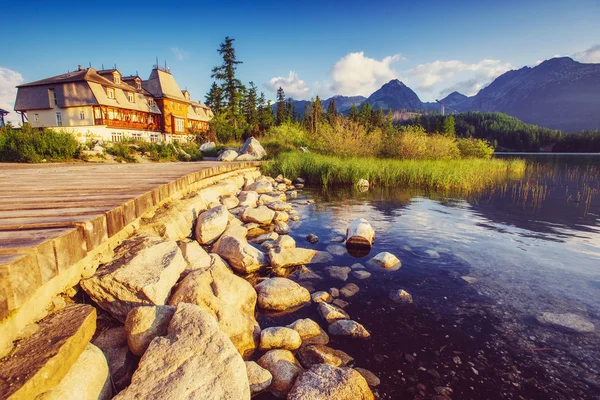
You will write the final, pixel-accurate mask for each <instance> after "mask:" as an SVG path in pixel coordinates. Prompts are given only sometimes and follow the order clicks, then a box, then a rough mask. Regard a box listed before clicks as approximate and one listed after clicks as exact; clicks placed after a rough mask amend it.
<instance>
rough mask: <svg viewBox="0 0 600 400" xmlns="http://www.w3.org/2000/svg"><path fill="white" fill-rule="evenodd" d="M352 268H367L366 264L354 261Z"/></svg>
mask: <svg viewBox="0 0 600 400" xmlns="http://www.w3.org/2000/svg"><path fill="white" fill-rule="evenodd" d="M350 269H351V270H353V271H354V270H358V269H365V266H364V265H362V264H361V263H354V264H352V265H351V266H350Z"/></svg>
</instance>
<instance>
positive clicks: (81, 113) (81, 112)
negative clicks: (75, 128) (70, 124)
mask: <svg viewBox="0 0 600 400" xmlns="http://www.w3.org/2000/svg"><path fill="white" fill-rule="evenodd" d="M79 119H85V111H79Z"/></svg>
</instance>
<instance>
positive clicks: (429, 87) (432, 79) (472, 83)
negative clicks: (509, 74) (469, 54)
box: [403, 59, 513, 96]
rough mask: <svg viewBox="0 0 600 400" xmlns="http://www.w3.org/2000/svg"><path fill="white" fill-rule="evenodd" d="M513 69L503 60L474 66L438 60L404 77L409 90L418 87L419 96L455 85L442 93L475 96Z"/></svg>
mask: <svg viewBox="0 0 600 400" xmlns="http://www.w3.org/2000/svg"><path fill="white" fill-rule="evenodd" d="M512 68H513V67H512V65H511V64H510V63H503V62H502V61H500V60H488V59H484V60H481V61H479V62H478V63H473V64H468V63H464V62H462V61H458V60H449V61H439V60H438V61H434V62H432V63H428V64H420V65H417V66H416V67H414V68H411V69H409V70H406V71H403V74H404V75H406V76H407V84H408V85H409V86H411V85H414V89H416V90H417V91H418V92H432V91H434V90H435V86H437V85H440V84H443V83H445V82H448V81H454V83H453V85H452V86H451V87H448V88H447V89H444V90H442V91H441V93H442V94H443V93H451V92H452V91H454V90H458V91H460V92H461V93H463V94H466V95H468V96H472V95H474V94H476V93H477V92H478V91H479V90H480V89H481V88H482V87H484V86H486V85H487V84H489V83H490V82H491V81H492V80H494V79H495V78H497V77H498V76H500V75H502V74H503V73H505V72H506V71H508V70H510V69H512ZM461 78H464V79H461ZM456 80H458V82H456ZM459 89H460V90H459Z"/></svg>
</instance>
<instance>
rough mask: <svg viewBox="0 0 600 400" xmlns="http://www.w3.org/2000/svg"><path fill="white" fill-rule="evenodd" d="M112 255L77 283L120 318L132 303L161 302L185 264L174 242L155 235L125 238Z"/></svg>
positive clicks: (161, 303)
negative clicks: (88, 276) (108, 260)
mask: <svg viewBox="0 0 600 400" xmlns="http://www.w3.org/2000/svg"><path fill="white" fill-rule="evenodd" d="M115 255H116V258H115V259H114V260H113V261H112V262H110V263H109V264H105V265H103V266H101V267H100V268H98V270H97V271H96V273H95V274H94V275H93V276H92V277H91V278H88V279H82V280H81V282H80V284H81V287H82V288H83V290H85V292H86V293H87V294H89V295H90V297H91V298H92V300H94V301H95V302H96V304H98V306H99V307H101V308H103V309H104V310H106V311H108V312H110V313H111V314H112V315H113V316H114V317H115V318H117V319H118V320H120V321H125V317H127V314H128V313H129V311H131V310H132V309H133V308H135V307H140V306H144V305H164V304H165V303H166V302H167V299H168V298H169V295H170V293H171V289H172V288H173V286H174V285H175V283H176V282H177V280H178V279H179V276H180V275H181V273H182V272H183V271H184V270H185V269H186V267H187V264H186V262H185V260H184V258H183V255H182V254H181V250H179V247H178V246H177V243H175V242H173V241H165V240H163V239H161V238H159V237H156V236H139V237H135V238H133V239H130V240H126V241H125V242H123V244H122V245H121V246H119V247H118V248H117V249H116V250H115Z"/></svg>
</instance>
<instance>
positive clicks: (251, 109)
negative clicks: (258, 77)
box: [243, 82, 258, 128]
mask: <svg viewBox="0 0 600 400" xmlns="http://www.w3.org/2000/svg"><path fill="white" fill-rule="evenodd" d="M256 89H257V87H256V86H255V85H254V82H250V83H249V84H248V89H247V92H246V96H245V97H244V102H243V112H244V117H245V118H246V123H248V125H250V127H251V128H253V127H254V126H255V125H257V124H258V99H257V93H256Z"/></svg>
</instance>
